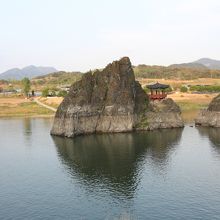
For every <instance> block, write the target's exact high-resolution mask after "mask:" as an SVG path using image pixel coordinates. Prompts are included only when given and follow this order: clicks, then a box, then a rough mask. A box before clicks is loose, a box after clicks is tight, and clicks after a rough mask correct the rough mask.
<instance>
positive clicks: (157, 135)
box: [52, 128, 183, 199]
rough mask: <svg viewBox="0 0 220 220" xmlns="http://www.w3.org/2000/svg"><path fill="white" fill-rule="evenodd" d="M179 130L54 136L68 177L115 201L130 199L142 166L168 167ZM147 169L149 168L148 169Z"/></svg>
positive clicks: (136, 186)
mask: <svg viewBox="0 0 220 220" xmlns="http://www.w3.org/2000/svg"><path fill="white" fill-rule="evenodd" d="M182 130H183V129H181V128H178V129H166V130H164V129H161V130H157V131H151V132H137V133H120V134H102V135H89V136H80V137H77V138H74V139H70V138H64V137H58V136H54V137H52V138H53V141H54V143H55V146H56V149H57V152H58V156H59V158H60V159H61V162H62V164H63V165H64V167H65V169H66V170H67V172H69V173H70V175H71V177H72V178H74V179H77V180H80V184H82V185H83V186H86V188H92V187H100V188H102V190H104V191H108V192H110V193H111V194H112V195H113V196H114V197H117V198H118V197H121V196H122V197H126V198H128V199H129V198H133V197H134V195H135V192H136V190H137V189H138V185H139V182H140V181H141V179H142V172H143V171H144V167H145V164H146V165H147V166H148V165H149V162H148V161H147V160H150V164H151V165H152V166H158V167H159V169H161V167H164V166H167V161H169V157H170V152H171V151H172V149H173V148H175V147H174V146H175V145H176V144H177V143H178V142H179V141H180V139H181V135H182ZM149 166H150V165H149Z"/></svg>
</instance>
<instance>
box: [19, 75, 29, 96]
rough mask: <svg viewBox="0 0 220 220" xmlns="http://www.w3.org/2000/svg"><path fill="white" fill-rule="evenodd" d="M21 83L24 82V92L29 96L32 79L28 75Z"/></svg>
mask: <svg viewBox="0 0 220 220" xmlns="http://www.w3.org/2000/svg"><path fill="white" fill-rule="evenodd" d="M21 83H22V87H23V92H24V94H25V95H26V96H28V93H29V91H30V89H31V81H30V80H29V79H28V78H27V77H25V78H24V79H22V81H21Z"/></svg>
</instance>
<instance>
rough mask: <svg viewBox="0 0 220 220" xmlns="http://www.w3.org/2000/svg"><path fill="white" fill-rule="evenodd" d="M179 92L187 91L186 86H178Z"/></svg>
mask: <svg viewBox="0 0 220 220" xmlns="http://www.w3.org/2000/svg"><path fill="white" fill-rule="evenodd" d="M180 92H188V88H187V87H186V86H182V87H181V88H180Z"/></svg>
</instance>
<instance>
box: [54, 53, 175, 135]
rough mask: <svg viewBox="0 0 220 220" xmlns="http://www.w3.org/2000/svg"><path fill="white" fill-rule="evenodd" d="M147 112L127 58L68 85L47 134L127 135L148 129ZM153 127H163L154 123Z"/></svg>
mask: <svg viewBox="0 0 220 220" xmlns="http://www.w3.org/2000/svg"><path fill="white" fill-rule="evenodd" d="M147 112H148V113H147ZM149 112H151V107H150V105H149V98H148V96H147V95H146V93H145V92H144V90H143V89H142V88H141V85H140V84H139V83H138V82H137V81H135V77H134V72H133V69H132V66H131V62H130V60H129V58H128V57H124V58H122V59H121V60H119V61H115V62H113V63H111V64H109V65H108V66H107V67H106V68H105V69H104V70H103V71H98V70H97V71H95V72H94V73H92V72H88V73H86V74H84V75H83V77H82V79H81V80H80V81H78V82H76V83H74V84H73V85H72V86H71V88H70V92H69V94H68V95H67V96H66V97H65V98H64V100H63V102H62V103H61V104H60V106H59V107H58V110H57V112H56V115H55V119H54V124H53V127H52V130H51V134H53V135H61V136H67V137H74V136H76V135H81V134H89V133H101V132H103V133H104V132H127V131H132V130H135V129H136V128H138V130H144V129H147V130H149V129H150V128H149V127H146V121H147V120H148V119H146V117H148V116H147V114H149ZM170 113H171V112H170ZM175 114H176V113H175ZM178 114H179V113H178ZM167 116H168V115H167ZM161 120H162V121H163V120H164V118H163V119H161ZM168 120H169V119H166V121H168ZM177 124H178V123H177ZM173 125H174V124H173ZM157 127H166V126H165V125H163V123H161V122H158V125H157ZM173 127H175V125H174V126H173Z"/></svg>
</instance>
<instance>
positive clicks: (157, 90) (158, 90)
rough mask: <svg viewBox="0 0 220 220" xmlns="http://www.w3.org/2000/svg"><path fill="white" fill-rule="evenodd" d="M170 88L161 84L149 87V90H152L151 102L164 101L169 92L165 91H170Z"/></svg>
mask: <svg viewBox="0 0 220 220" xmlns="http://www.w3.org/2000/svg"><path fill="white" fill-rule="evenodd" d="M169 87H170V86H169V85H165V84H160V83H158V82H157V83H155V84H152V85H147V88H148V89H150V94H149V97H150V99H151V100H162V99H165V98H166V97H167V92H166V90H165V89H168V88H169Z"/></svg>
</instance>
